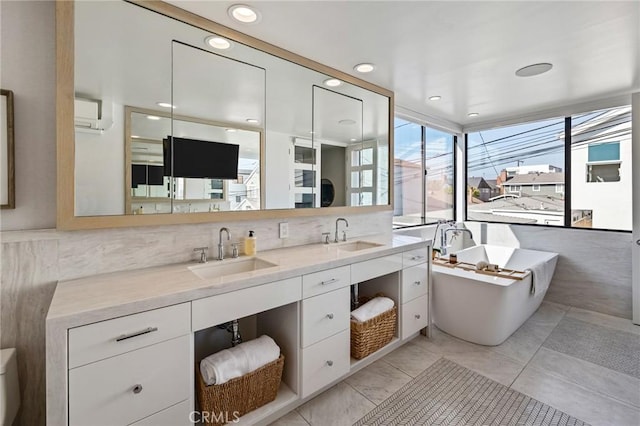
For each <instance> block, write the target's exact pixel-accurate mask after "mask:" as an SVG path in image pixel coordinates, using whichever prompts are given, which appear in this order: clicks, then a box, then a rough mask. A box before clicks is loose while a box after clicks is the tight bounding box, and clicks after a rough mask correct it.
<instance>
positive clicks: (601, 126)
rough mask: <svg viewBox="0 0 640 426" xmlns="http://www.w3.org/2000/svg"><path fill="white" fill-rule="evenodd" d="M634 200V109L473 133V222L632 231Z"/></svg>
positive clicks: (470, 162) (469, 181)
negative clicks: (632, 176)
mask: <svg viewBox="0 0 640 426" xmlns="http://www.w3.org/2000/svg"><path fill="white" fill-rule="evenodd" d="M569 128H570V129H571V131H570V132H569V131H566V129H569ZM565 158H566V159H567V160H568V161H565ZM567 180H568V181H567ZM485 188H489V190H490V191H491V190H495V192H494V193H492V194H495V195H492V196H491V197H487V192H486V191H483V189H485ZM631 197H632V187H631V107H630V106H622V107H616V108H609V109H606V110H600V111H591V112H588V113H584V114H578V115H575V116H572V117H561V118H557V119H549V120H544V121H538V122H533V123H526V124H519V125H515V126H509V127H503V128H498V129H492V130H487V131H482V132H476V133H469V134H468V135H467V200H466V201H467V202H466V205H467V219H468V220H478V221H488V222H507V223H525V224H539V225H552V226H567V227H569V226H571V227H580V228H596V229H610V230H631V228H632V223H631V222H632V216H631V211H632V209H631Z"/></svg>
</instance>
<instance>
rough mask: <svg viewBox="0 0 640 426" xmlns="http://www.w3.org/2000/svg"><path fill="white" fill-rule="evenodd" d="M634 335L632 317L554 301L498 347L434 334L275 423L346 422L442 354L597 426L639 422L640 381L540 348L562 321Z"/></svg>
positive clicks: (322, 425)
mask: <svg viewBox="0 0 640 426" xmlns="http://www.w3.org/2000/svg"><path fill="white" fill-rule="evenodd" d="M565 316H566V317H568V318H574V319H578V320H580V321H585V322H589V323H592V324H596V325H599V326H602V327H607V328H609V329H612V330H621V331H626V332H628V333H633V334H635V335H637V336H638V339H640V326H635V325H633V324H632V323H631V321H629V320H624V319H621V318H617V317H612V316H608V315H603V314H599V313H595V312H590V311H586V310H583V309H577V308H570V307H568V306H564V305H559V304H557V303H551V302H543V304H542V305H541V307H540V309H538V311H537V312H536V313H535V314H533V315H532V316H531V318H529V320H527V322H525V323H524V324H523V325H522V327H520V328H519V329H518V330H517V331H516V332H515V333H514V334H513V335H512V336H511V337H509V339H507V340H506V341H505V342H504V343H503V344H501V345H500V346H495V347H487V346H480V345H475V344H472V343H468V342H465V341H462V340H459V339H456V338H455V337H452V336H449V335H448V334H446V333H443V332H442V331H440V330H438V329H435V328H434V331H433V333H432V337H431V339H426V338H425V337H423V336H419V337H416V338H415V339H414V340H412V341H411V342H409V343H407V344H405V345H404V346H402V347H400V348H398V349H397V350H395V351H394V352H392V353H390V354H388V355H387V356H385V357H384V358H382V359H380V360H379V361H376V362H375V363H373V364H371V365H369V366H367V367H366V368H364V369H362V370H360V371H359V372H358V373H356V374H354V375H352V376H350V377H348V378H347V379H345V380H344V381H343V382H341V383H339V384H337V385H336V386H334V387H332V388H331V389H329V390H327V391H326V392H324V393H322V394H321V395H319V396H317V397H316V398H314V399H312V400H310V401H308V402H307V403H305V404H304V405H302V406H300V407H298V409H297V410H295V411H292V412H291V413H289V414H288V415H286V416H284V417H282V418H281V419H280V420H278V421H276V422H275V423H273V424H272V426H288V425H300V426H307V425H312V426H340V425H346V426H348V425H351V424H353V423H354V422H356V421H357V420H358V419H360V417H362V416H363V415H365V414H366V413H368V412H369V411H370V410H372V409H373V408H374V407H375V406H376V405H377V404H380V403H381V402H382V401H384V400H385V399H386V398H387V397H388V396H390V395H391V394H393V392H395V391H396V390H398V389H399V388H400V387H402V386H403V385H404V384H405V383H407V382H408V381H410V380H411V379H412V378H413V377H416V376H417V375H418V374H420V373H421V372H422V371H423V370H424V369H426V368H427V367H429V366H430V365H431V364H433V363H434V362H436V361H437V360H438V359H440V358H441V357H445V358H448V359H450V360H452V361H454V362H456V363H458V364H460V365H462V366H464V367H466V368H469V369H471V370H474V371H476V372H478V373H480V374H482V375H484V376H486V377H489V378H491V379H493V380H495V381H497V382H500V383H502V384H504V385H506V386H510V387H511V388H513V389H514V390H517V391H519V392H522V393H524V394H526V395H529V396H531V397H533V398H535V399H537V400H539V401H542V402H544V403H546V404H549V405H551V406H552V407H554V408H557V409H559V410H561V411H564V412H566V413H567V414H569V415H571V416H574V417H577V418H579V419H581V420H583V421H585V422H587V423H590V424H592V425H594V426H596V425H612V426H638V425H640V379H638V378H636V377H633V376H629V375H626V374H623V373H620V372H618V371H614V370H611V369H608V368H605V367H601V366H599V365H596V364H592V363H590V362H587V361H584V360H581V359H578V358H574V357H572V356H569V355H566V354H563V353H560V352H556V351H553V350H550V349H548V348H546V347H543V346H542V345H543V343H544V342H545V340H546V339H547V338H548V337H549V335H550V334H551V332H552V331H553V330H554V328H555V327H556V326H557V325H558V323H559V322H560V321H561V320H562V318H564V317H565Z"/></svg>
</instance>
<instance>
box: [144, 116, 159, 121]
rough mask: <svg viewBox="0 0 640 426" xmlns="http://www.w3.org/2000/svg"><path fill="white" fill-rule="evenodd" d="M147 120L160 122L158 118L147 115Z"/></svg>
mask: <svg viewBox="0 0 640 426" xmlns="http://www.w3.org/2000/svg"><path fill="white" fill-rule="evenodd" d="M147 118H148V119H149V120H160V117H158V116H157V115H147Z"/></svg>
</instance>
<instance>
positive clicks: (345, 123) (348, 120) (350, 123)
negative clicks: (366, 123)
mask: <svg viewBox="0 0 640 426" xmlns="http://www.w3.org/2000/svg"><path fill="white" fill-rule="evenodd" d="M338 123H339V124H342V125H343V126H351V125H352V124H356V122H355V121H354V120H351V119H350V118H346V119H344V120H340V121H338Z"/></svg>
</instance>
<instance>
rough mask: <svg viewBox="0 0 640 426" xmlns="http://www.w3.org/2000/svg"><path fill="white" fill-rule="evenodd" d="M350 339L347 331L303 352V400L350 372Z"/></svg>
mask: <svg viewBox="0 0 640 426" xmlns="http://www.w3.org/2000/svg"><path fill="white" fill-rule="evenodd" d="M349 339H350V337H349V330H345V331H342V332H340V333H338V334H336V335H335V336H332V337H329V338H328V339H325V340H323V341H321V342H318V343H316V344H315V345H312V346H309V347H308V348H306V349H303V350H302V398H305V397H307V396H309V395H311V394H312V393H313V392H315V391H317V390H318V389H320V388H322V387H323V386H326V385H328V384H329V383H331V382H333V381H334V380H336V379H338V378H340V377H342V376H344V375H345V374H347V373H348V372H349V369H350V368H351V347H350V346H349Z"/></svg>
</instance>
